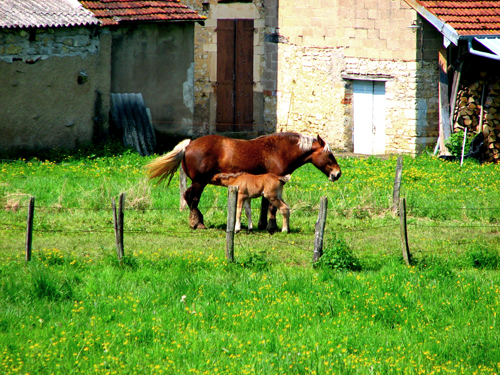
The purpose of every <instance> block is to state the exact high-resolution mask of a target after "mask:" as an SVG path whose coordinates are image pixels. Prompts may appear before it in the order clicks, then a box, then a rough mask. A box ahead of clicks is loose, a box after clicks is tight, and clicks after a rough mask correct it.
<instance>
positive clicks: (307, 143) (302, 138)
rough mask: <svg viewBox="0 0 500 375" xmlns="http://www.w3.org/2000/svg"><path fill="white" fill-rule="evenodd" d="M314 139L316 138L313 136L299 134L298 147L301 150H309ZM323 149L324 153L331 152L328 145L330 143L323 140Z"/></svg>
mask: <svg viewBox="0 0 500 375" xmlns="http://www.w3.org/2000/svg"><path fill="white" fill-rule="evenodd" d="M315 140H316V138H314V137H310V136H308V135H302V134H299V142H298V145H299V148H300V149H301V150H302V151H310V150H311V149H312V145H313V143H314V141H315ZM323 151H324V152H326V153H330V152H332V148H331V147H330V143H328V142H326V141H325V147H323Z"/></svg>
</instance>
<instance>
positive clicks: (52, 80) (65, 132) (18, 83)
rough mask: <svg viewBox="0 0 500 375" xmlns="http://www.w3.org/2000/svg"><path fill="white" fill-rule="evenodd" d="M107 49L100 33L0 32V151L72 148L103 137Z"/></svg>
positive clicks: (81, 30) (56, 30)
mask: <svg viewBox="0 0 500 375" xmlns="http://www.w3.org/2000/svg"><path fill="white" fill-rule="evenodd" d="M110 49H111V36H110V35H109V34H108V33H107V32H106V30H103V29H95V28H85V27H70V28H45V29H37V30H36V31H35V30H33V31H31V32H30V31H28V30H24V29H1V30H0V98H2V100H1V101H0V149H2V150H9V149H18V148H21V149H37V148H54V147H65V148H74V147H77V146H78V145H79V144H82V143H87V142H90V141H91V140H92V139H93V137H98V136H100V135H102V134H104V133H105V132H106V130H107V126H108V113H109V87H110V83H109V82H110V80H109V77H110V71H109V66H110ZM106 67H107V68H106Z"/></svg>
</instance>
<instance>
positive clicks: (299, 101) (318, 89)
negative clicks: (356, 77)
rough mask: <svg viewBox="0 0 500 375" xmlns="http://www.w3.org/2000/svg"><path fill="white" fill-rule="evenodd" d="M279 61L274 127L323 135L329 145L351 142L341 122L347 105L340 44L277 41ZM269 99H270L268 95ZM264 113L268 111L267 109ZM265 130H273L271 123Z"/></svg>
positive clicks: (344, 146)
mask: <svg viewBox="0 0 500 375" xmlns="http://www.w3.org/2000/svg"><path fill="white" fill-rule="evenodd" d="M278 65H279V66H280V67H281V69H280V70H279V72H278V83H279V88H280V89H279V90H278V92H277V94H276V98H277V107H276V114H277V120H278V121H277V129H276V130H277V131H297V132H300V133H304V134H311V135H317V134H320V135H321V136H323V137H326V138H327V139H328V140H329V141H330V142H331V143H332V146H333V147H335V148H338V149H345V148H348V147H349V146H350V138H351V137H350V135H349V131H348V127H346V126H345V125H346V124H344V123H343V122H344V121H345V119H344V117H345V116H346V110H347V108H346V107H345V106H344V105H343V104H342V102H343V100H344V86H345V82H343V80H342V78H341V72H342V70H343V68H344V60H343V51H342V48H311V47H304V46H296V45H293V44H282V45H280V53H279V60H278ZM268 100H269V99H268ZM266 113H267V112H266ZM266 130H267V131H269V132H271V131H273V124H272V123H271V122H270V127H269V128H267V129H266Z"/></svg>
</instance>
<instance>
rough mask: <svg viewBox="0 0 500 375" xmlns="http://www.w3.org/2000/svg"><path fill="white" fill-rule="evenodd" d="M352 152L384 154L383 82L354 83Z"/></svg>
mask: <svg viewBox="0 0 500 375" xmlns="http://www.w3.org/2000/svg"><path fill="white" fill-rule="evenodd" d="M353 92H354V95H353V106H354V134H353V136H354V152H355V153H358V154H368V155H373V154H383V153H384V152H385V82H378V81H354V84H353Z"/></svg>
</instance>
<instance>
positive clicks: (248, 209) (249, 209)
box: [245, 199, 253, 232]
mask: <svg viewBox="0 0 500 375" xmlns="http://www.w3.org/2000/svg"><path fill="white" fill-rule="evenodd" d="M250 203H251V200H250V199H246V200H245V214H246V215H247V219H248V231H249V232H251V231H252V230H253V224H252V205H251V204H250Z"/></svg>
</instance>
